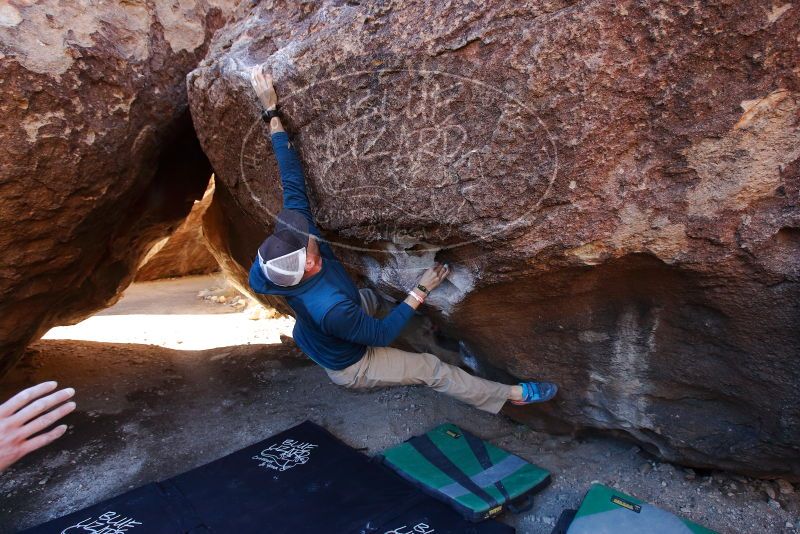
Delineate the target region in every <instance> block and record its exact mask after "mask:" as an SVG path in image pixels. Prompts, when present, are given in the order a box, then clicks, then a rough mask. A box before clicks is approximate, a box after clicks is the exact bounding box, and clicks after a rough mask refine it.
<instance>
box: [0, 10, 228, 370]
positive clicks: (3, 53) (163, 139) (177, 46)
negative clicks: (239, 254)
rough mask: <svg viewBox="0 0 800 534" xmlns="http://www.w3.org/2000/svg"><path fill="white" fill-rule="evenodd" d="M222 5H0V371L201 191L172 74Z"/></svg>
mask: <svg viewBox="0 0 800 534" xmlns="http://www.w3.org/2000/svg"><path fill="white" fill-rule="evenodd" d="M233 4H234V1H233V0H198V1H196V2H195V1H181V2H167V1H161V0H158V1H154V0H148V1H143V2H89V1H86V0H82V1H77V2H56V1H55V0H40V1H37V2H23V1H19V2H16V1H11V2H3V4H2V5H0V112H2V116H3V121H2V123H0V139H2V143H0V227H2V229H3V230H2V232H1V233H0V373H1V372H2V371H3V370H5V369H7V368H8V367H9V366H10V365H12V364H13V363H14V361H15V360H16V359H17V357H18V356H19V354H21V350H22V349H23V348H24V346H25V345H26V344H27V343H28V342H29V341H30V340H32V339H36V338H38V337H39V336H40V335H41V334H42V333H44V332H45V331H46V330H47V329H48V328H49V327H51V326H53V325H58V324H65V323H70V322H74V321H77V320H79V319H81V318H83V317H85V316H86V315H88V314H90V313H92V312H93V311H96V310H98V309H100V308H102V307H104V306H106V305H108V304H109V303H110V302H112V301H113V300H115V299H116V297H117V295H118V294H119V292H120V291H121V289H122V288H124V287H125V286H126V285H127V284H128V283H130V281H131V279H132V277H133V274H134V272H135V270H136V267H137V266H138V264H139V262H140V260H141V257H142V256H143V255H144V254H145V253H146V251H147V250H148V249H149V248H150V246H151V245H152V244H153V243H154V242H155V241H157V240H158V239H160V238H162V237H164V236H166V235H168V234H169V233H170V232H171V231H173V230H174V229H175V228H176V227H177V226H178V225H179V224H180V222H181V221H182V220H183V218H184V217H185V216H186V214H187V213H188V212H189V210H190V208H191V206H192V202H193V200H194V199H197V198H200V196H202V194H203V191H204V190H205V187H206V184H207V183H208V178H209V176H210V166H209V164H208V161H207V159H206V158H205V156H204V154H203V153H202V150H201V149H200V147H199V144H198V143H197V139H196V136H195V135H194V131H193V129H192V124H191V119H190V118H189V115H188V107H187V102H186V89H185V75H186V73H187V72H188V71H189V70H190V69H192V68H193V67H194V66H196V65H197V63H198V61H199V60H200V59H201V58H202V57H203V55H204V54H205V52H206V49H207V43H208V41H209V40H210V36H211V33H212V32H213V31H214V30H215V29H217V28H218V27H220V26H221V25H222V24H223V22H224V16H225V11H227V10H229V8H230V7H231V6H232V5H233Z"/></svg>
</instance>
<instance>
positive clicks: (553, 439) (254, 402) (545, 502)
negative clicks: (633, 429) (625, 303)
mask: <svg viewBox="0 0 800 534" xmlns="http://www.w3.org/2000/svg"><path fill="white" fill-rule="evenodd" d="M208 280H210V279H208ZM162 284H163V283H162ZM174 284H175V286H174V287H170V288H167V289H164V287H163V285H162V286H159V287H160V288H161V289H159V291H161V290H162V289H163V290H169V291H173V290H174V293H171V295H172V296H171V304H170V306H171V308H170V309H172V310H173V311H174V312H176V314H177V312H181V310H184V309H186V308H191V307H194V306H197V305H198V304H199V305H201V306H205V303H202V302H200V303H198V302H197V300H198V298H197V293H198V292H199V291H202V289H200V290H198V286H197V285H193V284H199V285H201V286H202V285H204V284H203V283H199V282H198V281H193V282H191V283H188V282H187V281H176V282H174ZM212 285H213V283H212V282H211V281H207V282H206V283H205V286H206V287H212ZM181 287H183V289H181ZM146 292H147V291H145V293H146ZM130 294H134V292H133V291H130V292H129V295H130ZM140 296H141V295H140ZM128 298H129V297H128V296H127V295H126V297H125V299H123V301H121V302H120V303H119V304H118V306H131V308H128V309H129V310H130V309H137V308H136V307H134V306H133V304H132V303H130V302H126V300H127V299H128ZM145 300H146V299H145ZM181 300H183V301H184V303H185V306H186V307H185V308H184V307H182V306H181V305H180V301H181ZM140 304H141V305H143V306H145V308H147V309H150V310H151V311H155V312H157V314H158V315H159V316H163V315H165V313H164V312H163V309H165V308H162V307H159V306H157V305H152V306H151V304H148V303H146V302H143V303H140ZM214 305H215V306H218V307H222V308H224V307H225V306H224V305H220V304H216V303H215V304H214ZM113 310H114V309H113V308H112V309H111V312H110V311H107V312H105V314H104V315H103V316H108V315H113ZM117 311H118V310H117ZM214 311H219V309H216V310H214ZM137 314H138V312H137ZM194 314H195V313H194V312H193V313H191V314H184V315H187V316H191V315H194ZM229 315H239V320H240V321H248V322H250V323H254V324H256V325H258V326H259V328H260V329H263V330H270V331H272V330H275V331H279V330H280V329H281V328H282V326H281V325H280V324H279V323H276V322H275V320H273V319H262V320H258V321H250V320H249V319H247V316H246V314H242V313H239V312H235V313H234V314H229ZM73 328H75V327H73ZM269 335H276V334H274V333H270V334H269ZM49 379H56V380H58V381H59V382H60V383H61V384H62V385H65V386H66V385H70V386H73V387H75V388H76V389H77V394H76V400H77V402H78V409H77V410H76V412H75V413H73V414H71V415H70V416H69V417H68V420H67V422H68V423H69V425H70V429H69V430H68V432H67V434H66V435H65V436H64V437H63V438H61V439H60V440H59V441H58V442H56V443H55V444H53V445H51V446H50V447H48V448H46V449H44V450H41V451H38V452H36V453H34V454H32V455H30V456H28V457H26V458H25V459H23V460H22V461H20V462H19V463H17V464H16V465H15V466H13V467H12V468H11V469H9V470H8V471H6V472H4V473H3V474H1V475H0V494H2V496H3V497H2V499H0V525H1V526H0V532H3V533H5V532H16V531H17V530H19V529H21V528H25V527H28V526H32V525H34V524H37V523H40V522H42V521H45V520H47V519H49V518H52V517H56V516H59V515H63V514H65V513H69V512H71V511H74V510H77V509H80V508H82V507H84V506H88V505H90V504H93V503H95V502H98V501H100V500H102V499H104V498H107V497H110V496H113V495H115V494H118V493H121V492H123V491H125V490H127V489H129V488H133V487H136V486H139V485H141V484H144V483H147V482H150V481H154V480H161V479H164V478H168V477H170V476H172V475H175V474H178V473H180V472H183V471H185V470H187V469H190V468H192V467H195V466H197V465H201V464H203V463H206V462H209V461H211V460H213V459H216V458H218V457H220V456H222V455H224V454H227V453H229V452H232V451H235V450H237V449H240V448H242V447H244V446H246V445H249V444H251V443H253V442H256V441H259V440H262V439H264V438H266V437H268V436H270V435H272V434H275V433H277V432H279V431H281V430H284V429H286V428H288V427H290V426H293V425H295V424H297V423H299V422H301V421H303V420H306V419H310V420H312V421H315V422H317V423H319V424H321V425H322V426H324V427H326V428H328V429H329V430H330V431H331V432H333V433H334V434H335V435H337V436H339V437H340V438H341V439H343V440H344V441H345V442H347V443H349V444H350V445H352V446H354V447H358V448H365V449H366V450H367V451H368V453H369V454H374V453H377V452H380V451H381V450H383V449H385V448H387V447H389V446H391V445H394V444H396V443H399V442H401V441H403V440H405V439H407V438H408V437H410V436H412V435H414V434H419V433H422V432H424V431H426V430H428V429H430V428H431V427H433V426H435V425H437V424H439V423H441V422H444V421H451V422H454V423H456V424H458V425H460V426H461V427H463V428H465V429H467V430H470V431H472V432H473V433H475V434H477V435H479V436H481V437H483V438H485V439H489V440H491V441H493V442H494V443H497V444H498V445H500V446H502V447H505V448H507V449H508V450H510V451H512V452H515V453H517V454H519V455H521V456H523V457H525V458H527V459H528V460H530V461H532V462H534V463H537V464H539V465H541V466H542V467H545V468H546V469H548V470H550V471H551V472H552V474H553V483H552V484H551V485H550V486H549V487H548V488H547V489H545V490H544V491H543V492H542V493H540V494H539V496H538V498H537V500H536V503H535V505H534V508H533V509H532V510H531V511H530V512H527V513H525V514H522V515H519V516H504V517H502V518H501V519H502V521H504V522H507V523H509V524H512V525H514V526H516V527H517V530H518V532H520V533H549V532H550V530H551V528H552V525H553V524H554V523H555V520H556V518H557V517H558V515H559V513H560V511H561V510H562V509H564V508H568V507H577V505H578V504H579V502H580V500H581V497H582V495H583V494H584V493H585V491H586V490H587V489H588V487H589V485H590V484H591V483H592V482H593V481H599V482H602V483H604V484H608V485H611V486H615V487H617V488H619V489H620V490H622V491H625V492H627V493H630V494H633V495H635V496H637V497H639V498H642V499H645V500H647V501H649V502H652V503H654V504H656V505H659V506H662V507H663V508H666V509H668V510H670V511H673V512H676V513H680V514H682V515H684V516H686V517H688V518H690V519H693V520H695V521H698V522H701V523H703V524H705V525H706V526H708V527H710V528H713V529H715V530H717V531H719V532H723V533H740V532H742V533H744V532H747V533H751V532H752V533H756V532H765V533H777V532H796V530H795V528H794V524H796V523H800V490H798V489H796V488H793V487H791V486H790V485H789V486H787V485H784V486H783V489H784V491H786V492H791V493H781V488H780V486H779V485H778V484H776V483H775V482H763V481H757V480H752V479H747V478H744V477H738V476H733V475H729V474H726V473H719V472H714V473H694V472H692V471H691V470H684V469H682V468H680V467H675V466H672V465H670V464H666V463H661V462H658V461H656V460H655V459H653V458H652V457H650V456H648V455H646V454H645V453H643V452H642V451H641V450H640V449H639V448H638V447H636V446H634V445H632V444H630V443H626V442H621V441H617V440H612V439H607V438H602V437H597V438H587V439H580V440H578V439H573V438H570V437H563V436H562V437H559V436H549V435H546V434H541V433H537V432H533V431H531V430H530V429H527V428H526V427H523V426H521V425H518V424H516V423H514V422H512V421H511V420H510V419H508V418H506V417H504V416H502V415H501V416H491V415H488V414H485V413H482V412H479V411H477V410H474V409H471V408H469V407H466V406H464V405H461V404H459V403H458V402H456V401H453V400H450V399H448V398H446V397H443V396H441V395H438V394H436V393H435V392H433V391H430V390H426V389H424V388H412V387H402V388H394V389H385V390H378V391H372V392H361V393H358V392H351V391H347V390H343V389H341V388H338V387H336V386H334V385H333V384H331V383H330V382H329V381H328V380H327V377H326V376H325V374H324V372H323V371H322V370H321V369H319V368H317V367H316V366H313V365H308V364H307V363H306V360H305V359H304V358H303V357H302V356H301V355H299V354H298V352H297V350H296V348H295V347H294V345H293V343H291V342H286V343H272V344H251V345H249V346H247V345H245V346H239V347H222V348H214V349H209V350H204V351H190V350H171V349H168V348H162V347H157V346H151V345H142V344H123V343H98V342H89V341H68V340H46V341H41V342H39V343H37V344H35V345H33V346H32V347H31V350H29V351H28V354H27V355H26V357H25V359H24V360H23V362H22V363H21V364H20V365H19V366H17V368H15V369H14V370H13V371H12V372H11V373H10V374H9V375H8V376H7V377H5V379H4V380H3V382H2V383H0V399H4V398H6V397H8V396H9V395H10V394H11V393H12V392H14V391H16V390H18V389H20V388H22V387H24V386H26V385H30V384H34V383H37V382H40V381H43V380H49ZM531 409H535V408H531ZM769 494H771V495H772V496H773V499H774V500H773V499H771V498H770V497H769ZM789 525H791V526H789ZM799 526H800V525H799ZM265 531H268V529H265Z"/></svg>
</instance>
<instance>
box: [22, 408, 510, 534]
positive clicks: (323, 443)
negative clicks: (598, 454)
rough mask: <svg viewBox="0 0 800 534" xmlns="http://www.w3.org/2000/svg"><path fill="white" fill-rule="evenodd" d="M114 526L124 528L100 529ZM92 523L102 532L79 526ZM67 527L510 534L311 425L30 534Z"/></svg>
mask: <svg viewBox="0 0 800 534" xmlns="http://www.w3.org/2000/svg"><path fill="white" fill-rule="evenodd" d="M104 514H105V515H104ZM82 521H85V523H81V522H82ZM114 521H116V522H117V523H118V524H119V525H120V526H117V527H114V525H113V524H110V525H109V530H106V531H103V530H101V528H102V526H101V525H104V524H108V523H113V522H114ZM125 521H127V523H125ZM92 522H94V525H96V527H99V528H96V527H91V526H89V527H84V526H78V525H79V524H80V525H90V524H92ZM69 527H74V528H72V529H70V530H67V532H69V533H70V534H79V533H81V532H103V533H104V534H105V533H106V532H108V533H111V532H114V533H117V532H120V533H121V532H125V533H128V532H130V533H132V534H138V533H157V534H161V533H165V534H166V533H181V532H187V533H199V532H220V533H221V532H225V533H229V532H236V533H237V534H249V533H259V534H260V533H264V532H269V533H274V534H280V533H292V534H303V533H309V534H311V533H313V534H320V533H337V534H338V533H342V534H344V533H350V532H352V533H355V534H371V533H376V534H429V533H430V534H433V533H435V534H510V533H513V532H514V530H513V529H512V528H511V527H508V526H506V525H502V524H500V523H497V522H494V521H487V522H485V523H480V524H472V523H468V522H467V521H465V520H464V519H462V518H461V517H460V516H459V515H458V514H457V513H456V512H455V511H454V510H452V509H450V508H449V507H447V506H446V505H444V504H442V503H439V502H438V501H436V500H434V499H432V498H430V497H428V496H426V495H424V494H422V493H421V492H420V491H419V490H417V489H415V488H414V487H412V486H411V485H409V484H408V483H407V482H405V481H404V480H402V479H401V478H400V477H398V476H397V475H395V474H394V473H392V472H391V471H389V470H388V469H386V468H385V467H383V466H382V465H380V464H379V463H376V462H374V461H371V460H370V459H369V458H368V457H367V456H365V455H363V454H361V453H359V452H358V451H356V450H354V449H352V448H351V447H349V446H347V445H345V444H344V443H343V442H341V441H339V440H338V439H337V438H335V437H334V436H333V435H331V434H330V433H329V432H327V431H326V430H325V429H323V428H322V427H320V426H318V425H315V424H314V423H311V422H308V421H307V422H305V423H302V424H300V425H298V426H296V427H294V428H291V429H289V430H287V431H285V432H281V433H280V434H277V435H275V436H273V437H271V438H268V439H266V440H264V441H262V442H260V443H256V444H254V445H251V446H249V447H246V448H245V449H242V450H240V451H237V452H235V453H233V454H230V455H228V456H225V457H223V458H220V459H219V460H215V461H213V462H211V463H209V464H206V465H203V466H200V467H198V468H196V469H192V470H191V471H188V472H186V473H184V474H182V475H178V476H176V477H173V478H171V479H168V480H165V481H163V482H159V483H154V484H148V485H146V486H143V487H141V488H138V489H135V490H132V491H130V492H128V493H125V494H123V495H120V496H118V497H115V498H113V499H110V500H108V501H105V502H103V503H100V504H97V505H95V506H92V507H89V508H87V509H85V510H82V511H80V512H76V513H73V514H70V515H68V516H65V517H62V518H60V519H56V520H54V521H51V522H49V523H46V524H44V525H41V526H39V527H35V528H34V529H32V530H29V531H27V532H29V533H37V534H39V533H48V534H49V533H61V532H62V531H63V530H65V529H67V528H69ZM112 528H116V530H112Z"/></svg>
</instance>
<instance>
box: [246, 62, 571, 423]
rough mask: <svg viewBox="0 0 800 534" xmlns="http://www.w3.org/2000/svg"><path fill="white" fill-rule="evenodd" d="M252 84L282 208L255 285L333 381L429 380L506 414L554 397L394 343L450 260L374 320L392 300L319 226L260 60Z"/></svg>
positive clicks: (357, 384)
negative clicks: (337, 252)
mask: <svg viewBox="0 0 800 534" xmlns="http://www.w3.org/2000/svg"><path fill="white" fill-rule="evenodd" d="M251 83H252V86H253V89H254V90H255V92H256V95H257V96H258V98H259V100H260V101H261V103H262V105H263V106H264V108H265V110H264V111H263V112H262V116H263V117H264V119H265V120H269V127H270V134H271V135H270V137H271V140H272V148H273V151H274V152H275V157H276V158H277V160H278V168H279V171H280V177H281V183H282V185H283V210H282V211H281V212H280V213H279V214H278V216H277V219H276V223H275V230H274V233H273V234H272V235H271V236H269V237H268V238H267V239H266V240H265V241H264V242H263V243H262V244H261V246H260V247H259V249H258V253H257V255H256V258H255V260H254V261H253V265H252V267H251V269H250V287H252V288H253V290H254V291H256V292H257V293H262V294H266V295H279V296H282V297H284V298H285V299H286V302H287V304H288V305H289V306H290V307H291V308H292V310H294V313H295V319H296V323H295V326H294V332H293V335H294V339H295V342H296V343H297V345H298V346H299V347H300V348H301V349H302V350H303V352H304V353H305V354H306V355H308V357H310V358H311V359H312V360H314V361H315V362H316V363H318V364H319V365H321V366H322V367H323V368H325V370H326V372H327V374H328V376H329V377H330V379H331V380H332V381H333V382H334V383H335V384H338V385H341V386H345V387H348V388H371V387H376V386H390V385H407V384H424V385H427V386H429V387H432V388H433V389H435V390H436V391H439V392H442V393H444V394H446V395H450V396H452V397H455V398H457V399H459V400H461V401H463V402H466V403H468V404H471V405H472V406H475V407H477V408H479V409H482V410H485V411H488V412H491V413H497V412H499V411H500V409H501V408H502V406H503V405H504V404H505V403H506V401H511V402H512V403H514V404H530V403H535V402H543V401H547V400H550V399H552V398H553V397H554V396H555V394H556V391H557V389H558V388H557V387H556V385H555V384H551V383H549V382H522V383H520V384H519V385H505V384H500V383H497V382H491V381H489V380H484V379H482V378H478V377H475V376H473V375H471V374H469V373H467V372H466V371H464V370H462V369H460V368H458V367H455V366H452V365H448V364H446V363H444V362H442V361H440V360H439V359H438V358H437V357H436V356H434V355H432V354H427V353H423V354H417V353H411V352H405V351H402V350H399V349H395V348H391V347H389V346H388V345H389V344H390V343H392V342H393V341H394V339H395V338H396V337H397V336H398V334H399V333H400V331H401V330H402V329H403V327H404V326H405V325H406V323H407V322H408V320H409V319H410V318H411V316H412V315H413V314H414V310H416V309H417V308H418V307H419V306H420V305H421V304H422V303H423V302H424V301H425V298H426V297H427V296H428V294H429V293H430V292H431V291H433V290H434V289H436V287H437V286H438V285H439V284H440V283H441V282H442V280H444V279H445V278H446V277H447V275H448V273H449V268H448V266H447V265H441V264H438V263H437V264H434V265H433V266H432V267H431V268H429V269H428V270H427V271H425V273H423V275H422V277H421V278H420V279H419V283H418V284H417V285H416V286H415V287H413V288H410V291H409V293H408V296H407V297H406V299H405V300H404V301H403V302H401V303H400V304H398V305H396V306H394V307H393V308H392V309H391V311H388V313H387V314H385V316H383V317H382V318H377V317H378V316H380V315H382V314H381V313H380V312H381V311H385V308H386V307H388V302H386V301H385V300H383V299H382V298H381V297H379V296H378V295H377V293H375V292H374V291H372V290H370V289H362V290H360V291H359V290H358V289H357V288H356V286H355V284H354V283H353V281H352V280H351V279H350V277H349V276H348V274H347V273H346V271H345V270H344V268H343V267H342V265H341V264H340V263H339V261H338V260H337V259H336V257H335V256H334V255H333V251H332V250H331V248H330V246H329V245H328V244H327V243H326V242H325V240H323V239H322V238H321V237H320V233H319V230H318V229H317V228H316V226H315V225H314V220H313V217H312V215H311V209H310V207H309V202H308V198H307V196H306V189H305V178H304V177H303V172H302V170H301V167H300V159H299V157H298V155H297V152H296V151H295V149H294V148H293V147H292V145H291V143H290V142H289V136H288V135H287V133H286V132H285V130H284V129H283V125H282V123H281V119H280V117H279V114H278V110H277V104H278V97H277V95H276V93H275V89H274V87H273V84H272V76H271V75H270V74H268V73H266V72H265V71H264V69H263V68H262V67H259V66H257V67H255V68H254V69H253V71H252V72H251ZM382 309H383V310H382Z"/></svg>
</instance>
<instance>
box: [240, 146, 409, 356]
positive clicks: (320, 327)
mask: <svg viewBox="0 0 800 534" xmlns="http://www.w3.org/2000/svg"><path fill="white" fill-rule="evenodd" d="M272 149H273V151H274V152H275V157H276V158H277V160H278V168H279V170H280V175H281V184H282V186H283V207H284V208H289V209H293V210H297V211H299V212H301V213H303V215H305V217H306V219H307V220H308V225H309V232H310V233H311V234H313V235H315V236H317V238H320V234H319V230H318V229H317V227H316V225H315V224H314V218H313V216H312V215H311V207H310V206H309V203H308V196H307V195H306V184H305V178H304V177H303V170H302V168H301V166H300V158H299V157H298V156H297V152H296V151H295V150H294V148H292V146H291V145H290V143H289V136H288V135H287V134H286V132H276V133H274V134H272ZM318 241H319V248H320V254H321V255H322V269H321V270H320V271H319V272H318V273H317V274H315V275H314V276H312V277H311V278H308V279H306V280H303V281H302V282H300V283H299V284H297V285H294V286H290V287H282V286H278V285H275V284H273V283H272V282H270V281H269V279H267V277H266V276H264V273H263V272H262V271H261V267H260V266H259V264H258V258H255V259H254V260H253V265H252V267H251V268H250V287H251V288H252V289H253V291H255V292H257V293H262V294H266V295H280V296H283V297H285V298H286V302H287V303H288V304H289V306H290V307H291V308H292V310H293V311H294V312H295V320H296V322H295V325H294V331H293V335H294V339H295V342H296V343H297V345H298V346H299V347H300V348H301V349H302V350H303V352H304V353H305V354H306V355H308V356H309V357H310V358H311V359H312V360H314V361H315V362H317V363H318V364H320V365H321V366H323V367H326V368H328V369H336V370H338V369H344V368H345V367H348V366H350V365H352V364H354V363H356V362H357V361H359V360H360V359H361V358H362V357H363V356H364V353H365V352H366V350H367V347H368V346H374V347H383V346H386V345H389V344H390V343H391V342H392V341H394V339H395V338H396V337H397V335H398V334H399V333H400V331H401V330H402V329H403V327H404V326H405V325H406V323H407V322H408V320H409V319H410V318H411V316H412V315H413V313H414V310H413V309H412V308H411V306H409V305H408V304H406V303H405V302H402V303H400V304H398V305H397V306H395V307H394V309H393V310H392V311H391V313H389V314H388V315H387V316H386V317H384V318H383V319H375V318H373V317H370V316H369V315H367V314H366V313H365V312H364V310H363V309H362V308H361V299H360V297H359V294H358V288H356V286H355V284H354V283H353V281H352V280H351V279H350V276H349V275H348V274H347V272H346V271H345V270H344V267H343V266H342V264H341V263H339V260H337V259H336V256H334V255H333V251H332V250H331V248H330V246H329V245H328V243H327V242H326V241H324V240H322V239H318Z"/></svg>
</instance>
